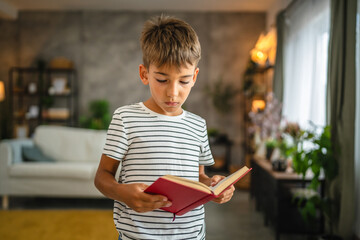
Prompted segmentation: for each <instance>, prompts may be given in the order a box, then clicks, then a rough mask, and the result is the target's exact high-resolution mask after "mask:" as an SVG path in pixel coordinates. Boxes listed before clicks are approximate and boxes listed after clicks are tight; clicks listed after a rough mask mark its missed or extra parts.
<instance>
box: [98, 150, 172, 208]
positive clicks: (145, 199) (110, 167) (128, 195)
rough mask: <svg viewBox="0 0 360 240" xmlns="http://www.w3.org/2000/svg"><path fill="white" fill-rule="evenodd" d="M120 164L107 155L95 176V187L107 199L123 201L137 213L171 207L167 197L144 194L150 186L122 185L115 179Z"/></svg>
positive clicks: (102, 158) (102, 157)
mask: <svg viewBox="0 0 360 240" xmlns="http://www.w3.org/2000/svg"><path fill="white" fill-rule="evenodd" d="M119 164H120V162H119V161H117V160H115V159H112V158H110V157H108V156H106V155H105V154H103V155H102V156H101V161H100V164H99V167H98V169H97V172H96V175H95V181H94V183H95V186H96V188H97V189H98V190H99V191H100V192H101V193H103V194H104V195H105V196H106V197H108V198H111V199H114V200H118V201H121V202H123V203H125V204H126V205H127V206H129V207H130V208H131V209H133V210H135V211H136V212H148V211H152V210H154V209H158V208H161V207H169V206H170V205H171V202H169V201H168V200H167V198H166V197H165V196H161V195H150V194H147V193H144V190H145V189H146V188H147V187H148V185H146V184H143V183H133V184H120V183H118V182H117V181H116V179H115V174H116V171H117V169H118V167H119Z"/></svg>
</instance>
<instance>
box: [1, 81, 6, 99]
mask: <svg viewBox="0 0 360 240" xmlns="http://www.w3.org/2000/svg"><path fill="white" fill-rule="evenodd" d="M4 99H5V86H4V82H1V81H0V102H1V101H4Z"/></svg>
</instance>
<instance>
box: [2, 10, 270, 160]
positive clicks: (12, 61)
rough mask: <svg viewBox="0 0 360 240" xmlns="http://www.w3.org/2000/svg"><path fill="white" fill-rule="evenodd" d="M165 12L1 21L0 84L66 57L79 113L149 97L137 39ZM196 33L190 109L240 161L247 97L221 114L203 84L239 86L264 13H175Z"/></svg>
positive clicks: (35, 15) (39, 15) (36, 15)
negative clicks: (224, 137)
mask: <svg viewBox="0 0 360 240" xmlns="http://www.w3.org/2000/svg"><path fill="white" fill-rule="evenodd" d="M159 14H161V13H160V12H119V11H81V12H80V11H71V12H32V11H24V12H20V14H19V18H18V19H17V20H16V21H8V20H0V79H3V80H5V81H7V79H8V70H9V68H10V67H12V66H15V65H16V66H22V67H26V66H36V62H37V60H39V59H43V60H45V61H50V60H51V59H52V58H54V57H58V56H64V57H66V58H69V59H71V60H72V61H74V63H75V66H76V68H77V71H78V81H79V87H80V92H79V105H80V115H82V114H85V113H86V111H87V106H88V103H89V101H91V100H93V99H107V100H108V101H109V102H110V105H111V111H113V110H115V109H116V108H117V107H118V106H121V105H124V104H130V103H134V102H139V101H143V100H146V99H147V98H148V97H149V91H148V89H147V87H146V86H143V85H142V84H141V82H140V79H139V77H138V66H139V64H141V62H142V55H141V50H140V46H139V36H140V32H141V29H142V26H143V23H144V22H145V21H146V20H147V19H149V18H150V17H152V16H156V15H159ZM167 14H168V15H171V16H176V17H178V18H181V19H184V20H185V21H187V22H188V23H190V25H192V26H193V28H194V29H195V31H196V32H197V33H198V36H199V39H200V42H201V46H202V59H201V61H200V63H199V67H200V73H199V77H198V81H197V83H196V85H195V87H194V88H193V90H192V93H191V94H190V97H189V98H188V101H187V102H186V109H187V110H189V111H191V112H194V113H196V114H198V115H200V116H202V117H204V118H205V119H207V122H208V127H216V128H218V129H220V130H221V131H223V132H226V133H228V134H229V136H230V137H231V139H232V140H233V141H234V143H235V145H234V148H233V157H232V161H233V163H234V164H241V162H242V155H243V154H242V141H243V134H244V127H243V118H244V113H243V104H244V103H243V100H242V97H241V95H239V96H238V97H237V98H236V99H235V100H234V103H235V109H234V111H233V112H232V113H231V114H228V115H225V116H221V115H219V114H218V113H217V112H216V111H215V109H214V108H213V106H212V103H211V100H210V99H209V97H207V96H206V95H205V94H204V88H205V86H206V84H209V83H210V84H211V83H214V82H215V81H217V80H218V79H219V78H223V81H224V82H231V83H232V84H233V85H234V87H236V88H241V86H242V75H243V72H244V70H245V67H246V63H247V61H248V58H249V51H250V49H251V48H252V47H253V46H254V45H255V42H256V40H257V38H258V36H259V35H260V33H261V32H262V31H264V30H265V25H266V22H265V20H266V16H265V13H224V12H218V13H217V12H201V13H200V12H170V13H167Z"/></svg>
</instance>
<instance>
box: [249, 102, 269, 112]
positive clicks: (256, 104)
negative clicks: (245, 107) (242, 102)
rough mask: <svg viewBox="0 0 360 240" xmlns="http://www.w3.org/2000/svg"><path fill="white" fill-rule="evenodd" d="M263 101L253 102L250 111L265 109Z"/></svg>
mask: <svg viewBox="0 0 360 240" xmlns="http://www.w3.org/2000/svg"><path fill="white" fill-rule="evenodd" d="M265 105H266V103H265V101H264V100H253V101H252V104H251V111H253V112H259V111H262V110H264V109H265Z"/></svg>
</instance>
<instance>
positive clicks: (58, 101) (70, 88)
mask: <svg viewBox="0 0 360 240" xmlns="http://www.w3.org/2000/svg"><path fill="white" fill-rule="evenodd" d="M9 89H10V94H9V96H10V112H11V116H10V120H11V125H12V128H13V130H14V131H13V136H12V137H30V136H31V135H32V134H33V132H34V130H35V128H36V127H37V126H38V125H43V124H47V125H49V124H52V125H64V126H75V125H77V122H78V87H77V79H76V70H74V69H50V68H46V69H38V68H20V67H13V68H11V69H10V71H9Z"/></svg>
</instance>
